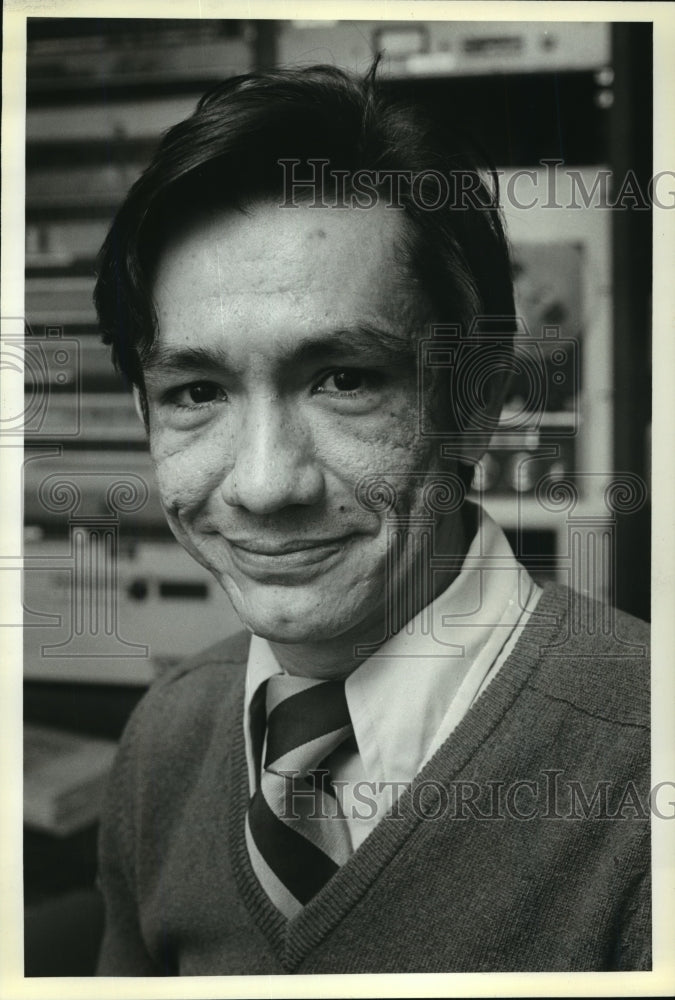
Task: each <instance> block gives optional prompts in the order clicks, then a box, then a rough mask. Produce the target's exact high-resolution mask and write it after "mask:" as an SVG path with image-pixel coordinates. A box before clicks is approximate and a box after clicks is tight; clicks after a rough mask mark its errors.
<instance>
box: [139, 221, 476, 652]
mask: <svg viewBox="0 0 675 1000" xmlns="http://www.w3.org/2000/svg"><path fill="white" fill-rule="evenodd" d="M402 224H403V221H402V219H401V216H400V213H398V212H395V211H391V210H389V211H388V210H386V209H385V208H384V207H378V208H377V209H373V210H371V211H359V210H358V209H341V210H339V211H338V210H332V209H312V208H308V207H299V208H295V209H279V208H277V207H276V206H273V205H268V204H259V205H257V206H255V208H254V209H253V210H252V211H250V212H248V213H247V214H243V213H241V212H234V211H233V212H228V213H225V212H223V213H220V214H217V215H215V216H212V217H210V218H209V219H208V220H206V221H204V220H202V221H199V222H195V223H194V225H193V226H192V227H191V228H190V229H188V230H186V231H184V232H183V233H182V234H181V235H180V236H179V237H177V238H176V239H175V240H174V241H173V243H172V244H170V245H169V247H168V248H167V249H166V250H165V251H164V253H163V255H162V256H161V259H160V261H159V264H158V267H157V270H156V274H155V280H154V298H155V304H156V308H157V315H158V320H159V337H158V343H157V351H156V353H155V355H154V356H153V358H152V359H151V360H150V361H149V362H148V365H147V369H146V371H145V379H146V390H147V397H148V408H149V424H150V446H151V451H152V455H153V459H154V463H155V466H156V471H157V477H158V482H159V487H160V493H161V497H162V502H163V505H164V507H165V510H166V513H167V516H168V519H169V523H170V525H171V528H172V530H173V532H174V534H175V535H176V537H177V538H178V540H179V541H180V542H181V544H182V545H183V546H184V547H185V548H186V549H187V550H188V551H189V552H190V553H191V554H192V555H193V556H194V557H195V558H196V559H197V560H198V561H199V562H201V563H202V564H203V565H204V566H206V567H207V568H208V569H209V570H211V571H212V572H213V573H214V575H215V576H216V577H217V579H218V580H219V581H220V582H221V584H222V586H223V587H224V588H225V590H226V591H227V593H228V595H229V597H230V599H231V601H232V603H233V605H234V607H235V609H236V611H237V613H238V614H239V616H240V617H241V619H242V621H243V622H244V624H245V625H246V626H247V627H248V628H250V629H251V630H252V631H254V632H255V633H257V634H258V635H262V636H264V637H266V638H268V639H271V640H273V641H277V642H281V643H301V644H302V643H317V642H319V643H321V642H327V641H333V640H335V639H337V638H338V637H342V638H344V637H345V636H354V637H358V638H359V639H362V638H363V637H364V636H367V635H369V634H371V633H372V634H376V633H377V634H379V633H381V631H382V627H383V614H384V607H385V598H386V593H387V589H388V588H389V589H391V588H392V587H393V586H395V585H396V581H395V580H394V579H392V573H391V570H388V568H387V565H388V557H389V556H390V554H391V549H392V545H393V543H392V542H391V540H390V531H389V530H388V527H387V519H386V513H385V512H375V511H373V510H366V509H364V507H363V506H362V505H361V504H360V503H359V502H358V500H357V497H356V487H357V484H358V483H359V481H360V480H361V479H362V477H364V476H367V475H369V476H372V475H376V474H381V475H382V476H383V477H386V476H387V475H388V474H396V483H397V485H398V513H399V514H403V515H405V514H410V515H414V514H415V513H420V512H422V511H423V510H424V506H423V504H422V499H421V492H422V486H423V485H424V476H420V473H421V472H422V473H424V472H428V473H429V474H432V473H433V471H434V467H435V463H434V460H433V454H434V449H433V447H432V444H431V442H430V441H429V440H428V439H423V438H422V437H421V436H420V434H419V424H420V420H419V416H420V415H419V413H418V401H417V376H416V364H415V357H416V340H417V339H418V338H419V336H422V335H423V333H424V324H423V316H424V312H423V309H424V304H423V302H421V301H419V300H418V299H417V298H416V294H417V293H416V292H415V291H414V284H413V282H412V279H411V278H409V277H408V276H407V274H406V272H405V270H404V268H403V267H402V265H401V264H400V261H398V260H397V258H396V252H395V247H396V244H397V241H398V240H399V238H400V236H401V231H400V227H401V226H402ZM445 528H446V535H447V531H448V524H447V523H446V526H445ZM449 529H450V534H452V532H453V531H457V530H458V523H457V520H456V519H454V520H452V521H451V523H450V526H449ZM418 530H419V529H417V528H413V529H412V536H411V537H412V545H411V547H410V549H409V556H410V558H411V559H414V558H416V557H417V555H418V553H417V551H416V550H417V548H418V547H419V539H418V538H417V535H416V532H417V531H418Z"/></svg>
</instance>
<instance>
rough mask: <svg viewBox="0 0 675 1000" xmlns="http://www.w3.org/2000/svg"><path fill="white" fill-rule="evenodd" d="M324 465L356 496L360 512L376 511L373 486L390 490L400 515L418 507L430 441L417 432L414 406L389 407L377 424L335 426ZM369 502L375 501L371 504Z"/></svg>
mask: <svg viewBox="0 0 675 1000" xmlns="http://www.w3.org/2000/svg"><path fill="white" fill-rule="evenodd" d="M328 443H329V448H328V449H327V451H326V454H327V456H329V457H328V458H327V460H326V465H327V466H328V467H329V468H331V467H332V469H333V470H334V471H335V472H336V473H337V475H338V476H339V477H340V478H341V479H342V481H343V482H344V483H345V484H349V486H350V488H351V489H353V490H354V491H355V495H356V496H358V497H360V498H361V502H362V506H364V507H365V509H366V510H372V509H375V510H377V509H380V510H381V508H380V507H379V503H378V501H377V496H378V489H377V484H378V483H382V484H385V483H386V484H388V486H387V487H384V493H383V494H382V495H385V494H389V493H390V489H389V488H392V489H393V490H394V491H395V495H396V501H395V507H396V510H397V512H398V513H400V514H405V513H409V512H411V511H414V510H417V509H419V508H420V507H421V506H422V491H423V487H424V480H425V473H426V472H432V471H433V469H434V468H435V462H434V454H435V451H436V445H435V440H434V439H433V438H429V437H422V436H421V435H420V434H419V421H418V413H417V408H416V407H415V406H414V405H413V404H412V403H408V404H407V405H404V406H401V407H400V408H396V409H394V408H391V409H389V410H388V411H387V412H386V414H384V415H383V416H382V417H381V418H380V419H378V421H377V422H372V423H368V424H365V423H364V424H363V425H361V426H358V425H356V426H355V425H354V424H353V423H352V422H349V423H348V424H344V425H342V426H341V427H339V428H338V427H336V425H333V427H332V428H331V433H330V436H329V437H328ZM371 500H372V502H373V503H374V504H375V507H374V508H373V507H372V506H371Z"/></svg>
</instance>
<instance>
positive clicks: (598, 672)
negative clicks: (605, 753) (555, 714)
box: [519, 584, 650, 729]
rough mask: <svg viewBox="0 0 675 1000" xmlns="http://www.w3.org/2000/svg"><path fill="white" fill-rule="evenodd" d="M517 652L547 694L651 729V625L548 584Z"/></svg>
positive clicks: (620, 722) (531, 679) (626, 723)
mask: <svg viewBox="0 0 675 1000" xmlns="http://www.w3.org/2000/svg"><path fill="white" fill-rule="evenodd" d="M519 650H520V652H521V654H522V655H524V656H525V657H527V658H529V659H530V660H531V661H532V666H533V670H532V672H531V673H530V677H529V682H528V683H529V684H530V686H532V687H535V688H537V689H538V690H539V691H540V692H541V693H543V694H545V695H547V696H548V697H549V698H555V699H560V700H563V701H566V702H568V704H570V705H571V706H574V707H575V708H577V709H578V710H579V711H580V712H583V713H585V714H587V715H590V716H593V717H595V718H596V719H598V720H600V719H604V720H606V721H607V722H609V723H614V724H616V725H619V726H622V725H623V726H637V727H642V728H645V729H646V728H648V726H649V713H650V694H649V681H650V674H649V667H650V660H649V626H648V625H647V624H646V623H645V622H643V621H640V620H639V619H637V618H634V617H633V616H632V615H628V614H625V613H624V612H622V611H619V610H617V609H616V608H613V607H611V606H609V605H606V604H600V603H598V602H597V601H593V600H590V599H589V598H587V597H584V596H583V595H580V594H577V593H576V592H575V591H572V590H570V589H569V588H567V587H562V586H558V585H552V584H549V585H547V586H546V587H545V588H544V593H543V595H542V597H541V600H540V601H539V604H538V605H537V607H536V609H535V611H534V613H533V615H532V617H531V618H530V620H529V622H528V624H527V626H526V628H525V630H524V633H523V636H522V638H521V641H520V643H519Z"/></svg>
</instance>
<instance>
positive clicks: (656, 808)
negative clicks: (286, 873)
mask: <svg viewBox="0 0 675 1000" xmlns="http://www.w3.org/2000/svg"><path fill="white" fill-rule="evenodd" d="M278 773H279V774H280V775H282V776H283V777H284V778H285V779H286V782H285V798H284V803H283V809H282V811H281V812H280V817H281V819H283V820H286V821H290V822H292V821H293V820H299V819H302V820H303V821H304V820H306V819H310V820H322V819H344V818H345V817H346V818H348V819H353V820H362V821H366V822H367V821H371V820H374V819H375V818H376V817H378V816H379V815H382V816H383V815H387V816H388V817H389V818H391V819H394V820H399V819H402V818H403V816H404V812H403V808H402V799H401V796H402V795H403V793H404V792H406V791H407V790H408V789H409V792H410V794H409V798H408V801H409V803H410V807H411V809H412V812H413V814H414V815H415V816H416V817H417V818H419V819H423V820H457V821H466V820H479V821H484V822H489V821H495V822H503V821H505V820H516V821H518V822H531V821H533V820H547V821H548V820H551V821H563V820H569V821H579V820H594V821H609V820H614V821H627V820H641V821H646V820H649V818H650V816H655V817H656V818H657V819H663V820H670V819H675V781H660V782H659V783H658V784H656V785H654V786H653V787H652V788H650V789H648V790H645V789H644V788H642V787H640V786H639V785H638V783H637V782H634V781H626V782H624V783H618V782H616V781H614V782H613V781H608V780H600V781H595V782H588V781H582V780H579V779H575V778H570V777H567V776H566V775H565V773H564V771H562V770H559V769H555V768H551V769H548V770H543V771H541V772H540V773H539V774H538V775H536V777H534V778H522V779H517V780H512V781H505V780H501V779H495V780H490V781H484V782H477V781H471V780H456V781H449V782H447V783H444V782H441V781H436V780H433V779H426V780H422V781H417V782H413V783H412V784H411V783H410V782H407V781H365V780H364V781H356V782H347V781H332V782H331V786H332V791H331V792H330V794H327V793H326V782H327V780H328V771H326V770H325V769H321V768H317V769H313V770H311V771H309V772H307V773H302V772H300V771H297V770H280V771H279V772H278Z"/></svg>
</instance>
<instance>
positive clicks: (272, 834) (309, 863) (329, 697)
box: [246, 675, 352, 919]
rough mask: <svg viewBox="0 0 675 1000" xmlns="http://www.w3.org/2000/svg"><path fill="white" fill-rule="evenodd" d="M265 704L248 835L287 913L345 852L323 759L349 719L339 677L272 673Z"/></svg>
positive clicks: (342, 824)
mask: <svg viewBox="0 0 675 1000" xmlns="http://www.w3.org/2000/svg"><path fill="white" fill-rule="evenodd" d="M266 711H267V743H266V750H265V760H264V766H263V770H262V774H261V776H260V782H259V785H258V788H257V790H256V792H255V794H254V795H253V797H252V799H251V802H250V805H249V809H248V814H247V818H246V842H247V846H248V851H249V856H250V859H251V864H252V866H253V870H254V872H255V873H256V875H257V877H258V880H259V881H260V883H261V885H262V887H263V888H264V889H265V891H266V893H267V895H268V896H269V897H270V899H271V900H272V902H273V903H274V905H275V906H276V907H277V908H278V909H279V910H281V912H282V913H283V914H284V915H285V916H286V917H288V918H289V919H290V918H291V917H293V916H295V915H296V914H297V913H299V911H300V910H301V909H302V907H303V906H304V905H305V904H306V903H308V902H309V900H310V899H311V898H312V896H314V895H315V894H316V893H317V892H318V891H319V889H321V887H322V886H323V885H325V883H326V882H327V881H328V879H329V878H330V877H331V876H332V875H334V874H335V872H336V871H337V870H338V868H339V867H340V866H341V865H342V864H344V862H345V861H346V860H347V858H348V857H349V855H350V853H351V840H350V837H349V830H348V828H347V822H346V820H345V818H344V816H343V814H342V812H341V809H340V805H339V803H338V801H337V799H336V797H335V792H334V789H333V788H332V787H331V785H330V781H329V780H328V772H327V771H326V769H325V768H323V769H322V768H321V764H322V762H323V761H324V760H325V759H326V757H328V755H329V754H331V753H332V752H333V751H334V750H335V749H336V748H337V747H338V746H340V744H341V743H343V742H344V741H345V740H346V739H347V737H348V736H349V735H350V734H351V733H352V726H351V722H350V719H349V710H348V708H347V699H346V696H345V685H344V681H316V680H312V679H309V678H305V677H290V676H286V675H278V676H274V677H271V678H270V680H269V681H268V682H267V690H266Z"/></svg>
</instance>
